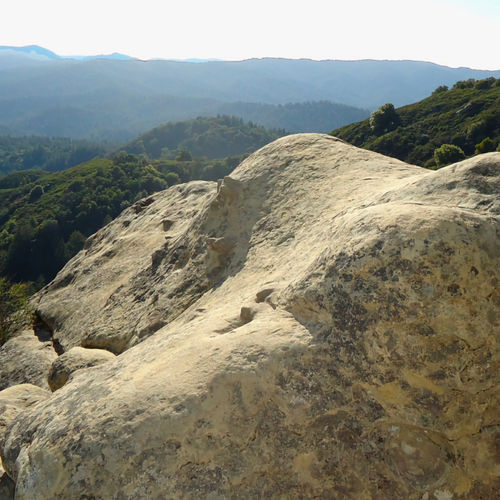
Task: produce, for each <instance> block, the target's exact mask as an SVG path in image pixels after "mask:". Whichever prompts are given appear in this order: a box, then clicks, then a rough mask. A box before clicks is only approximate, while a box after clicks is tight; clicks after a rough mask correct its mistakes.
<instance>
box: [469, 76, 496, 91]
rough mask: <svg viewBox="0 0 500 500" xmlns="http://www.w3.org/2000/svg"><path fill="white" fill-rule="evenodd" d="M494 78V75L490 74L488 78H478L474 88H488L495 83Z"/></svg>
mask: <svg viewBox="0 0 500 500" xmlns="http://www.w3.org/2000/svg"><path fill="white" fill-rule="evenodd" d="M495 81H496V78H495V77H494V76H490V77H489V78H485V79H484V80H478V81H477V82H476V84H475V85H474V88H476V89H489V88H491V87H492V86H493V84H494V83H495Z"/></svg>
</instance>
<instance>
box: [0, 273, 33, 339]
mask: <svg viewBox="0 0 500 500" xmlns="http://www.w3.org/2000/svg"><path fill="white" fill-rule="evenodd" d="M27 291H28V286H27V285H26V284H20V283H15V284H11V283H9V282H8V281H7V280H6V279H5V278H0V345H3V344H5V342H7V340H8V339H9V337H10V336H11V335H12V334H13V333H14V332H15V331H16V330H18V329H20V328H22V327H23V326H25V325H26V324H28V322H29V320H30V316H31V315H30V310H29V304H28V293H27Z"/></svg>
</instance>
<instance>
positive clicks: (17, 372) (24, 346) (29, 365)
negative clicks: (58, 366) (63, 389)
mask: <svg viewBox="0 0 500 500" xmlns="http://www.w3.org/2000/svg"><path fill="white" fill-rule="evenodd" d="M56 358H57V354H56V352H55V351H54V348H53V345H52V341H51V340H50V339H49V338H47V337H45V338H41V339H40V338H38V337H37V336H35V334H34V333H33V331H32V330H29V331H28V330H27V331H24V332H22V333H21V334H20V335H18V336H16V337H14V338H12V339H10V340H8V341H7V342H6V343H5V344H4V345H3V346H2V347H0V390H2V389H5V388H6V387H10V386H12V385H17V384H34V385H38V386H39V387H42V388H43V389H48V388H49V386H48V385H47V373H48V372H49V369H50V366H51V365H52V362H53V361H54V360H55V359H56Z"/></svg>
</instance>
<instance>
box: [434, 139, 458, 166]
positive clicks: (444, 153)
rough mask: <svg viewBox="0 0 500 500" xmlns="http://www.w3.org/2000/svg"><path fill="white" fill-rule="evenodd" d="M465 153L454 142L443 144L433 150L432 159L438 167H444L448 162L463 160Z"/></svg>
mask: <svg viewBox="0 0 500 500" xmlns="http://www.w3.org/2000/svg"><path fill="white" fill-rule="evenodd" d="M464 158H465V153H464V152H463V150H462V149H461V148H459V147H458V146H455V144H443V145H442V146H441V147H439V148H437V149H435V150H434V161H435V162H436V165H437V166H438V167H444V166H445V165H449V164H450V163H455V162H457V161H460V160H463V159H464Z"/></svg>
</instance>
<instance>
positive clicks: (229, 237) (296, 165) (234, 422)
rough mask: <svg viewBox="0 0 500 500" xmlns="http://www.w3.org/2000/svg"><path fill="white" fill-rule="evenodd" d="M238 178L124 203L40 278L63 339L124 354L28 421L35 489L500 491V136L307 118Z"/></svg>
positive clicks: (34, 493) (13, 433) (109, 493)
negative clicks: (456, 152)
mask: <svg viewBox="0 0 500 500" xmlns="http://www.w3.org/2000/svg"><path fill="white" fill-rule="evenodd" d="M231 178H232V179H233V180H234V181H237V182H232V181H231V180H229V181H228V180H227V179H225V180H224V182H223V183H221V184H220V185H219V187H218V188H217V186H216V184H215V183H201V182H197V183H191V184H188V185H185V186H179V187H175V188H171V189H169V190H168V191H166V192H163V193H158V194H157V195H155V197H154V200H153V201H151V202H148V203H147V204H142V205H140V210H138V209H137V210H129V211H126V212H125V213H124V214H123V215H122V216H120V217H119V218H118V219H117V220H115V221H114V222H113V223H111V224H110V225H109V226H107V227H106V228H104V229H103V230H101V231H100V232H99V233H97V235H96V236H95V238H94V239H93V241H92V242H91V243H90V245H89V246H88V248H87V254H86V255H85V254H84V253H81V254H79V255H78V256H77V258H75V259H74V260H72V261H71V262H70V263H68V265H67V266H66V267H65V269H64V270H63V272H62V273H61V274H60V275H59V276H58V277H57V279H56V280H55V282H53V283H52V284H51V285H49V286H48V287H47V288H46V290H45V291H44V292H43V293H42V294H40V296H39V303H38V309H39V312H40V315H41V317H42V318H43V319H44V320H45V321H46V322H47V324H49V325H50V326H51V328H52V329H53V332H54V336H55V337H56V338H57V339H59V341H60V343H61V345H63V346H64V347H65V348H68V347H69V346H73V345H78V344H80V343H83V344H84V345H85V344H87V345H91V346H94V347H95V346H98V345H101V346H106V347H107V348H112V350H113V351H114V352H121V353H122V354H120V356H117V357H116V359H115V360H114V361H112V362H109V363H105V364H103V365H100V366H98V367H95V368H93V369H91V370H82V371H78V372H76V373H75V374H74V378H73V380H72V382H71V384H67V385H66V386H64V387H62V388H61V389H60V390H58V391H57V392H55V393H54V394H53V395H52V397H51V398H50V399H48V400H47V401H45V402H42V403H40V404H39V405H37V406H36V407H35V408H33V409H32V410H31V411H28V412H27V413H25V414H24V415H23V418H18V419H17V420H16V421H15V422H14V423H13V424H12V425H11V426H10V427H9V429H8V431H7V435H6V439H5V441H4V444H3V448H2V457H3V459H4V464H5V465H7V464H8V465H7V467H8V470H9V475H11V477H13V478H15V480H16V495H17V498H19V499H26V498H30V499H35V500H36V499H49V498H80V497H81V496H83V495H86V496H87V497H92V496H95V497H99V498H115V497H120V498H124V499H125V498H312V497H320V498H353V499H354V498H355V499H358V498H410V499H413V498H414V499H421V498H445V497H444V496H443V495H448V497H450V495H451V497H450V498H454V499H455V498H457V499H460V498H480V497H483V498H494V496H495V495H496V492H497V491H498V489H497V487H496V486H497V484H496V481H497V474H498V470H497V468H496V465H495V460H496V458H495V453H496V449H495V447H494V443H495V439H498V430H497V429H498V423H499V422H498V416H499V415H500V411H499V398H498V386H499V385H498V377H499V375H498V373H499V370H498V351H497V342H498V336H499V330H500V323H499V313H498V312H499V308H500V292H499V286H498V284H499V280H500V252H499V245H498V243H499V234H500V221H499V217H500V197H499V196H498V194H499V193H500V154H498V153H492V154H487V155H481V156H479V157H475V158H473V159H470V160H467V161H464V162H461V163H458V164H455V165H451V166H449V167H446V168H444V169H441V170H438V171H435V172H433V171H428V170H424V169H421V168H419V167H415V166H411V165H406V164H404V163H402V162H400V161H397V160H394V159H391V158H386V157H383V156H381V155H378V154H375V153H371V152H368V151H363V150H360V149H357V148H354V147H352V146H349V145H347V144H345V143H343V142H341V141H338V140H336V139H334V138H331V137H328V136H323V135H318V134H301V135H296V136H289V137H286V138H283V139H280V140H278V141H276V142H274V143H272V144H270V145H269V146H266V147H265V148H263V149H262V150H260V151H259V152H257V153H255V154H254V155H252V156H250V157H249V158H248V159H247V160H246V161H245V162H244V163H243V164H242V165H240V167H239V168H238V169H237V170H236V171H235V172H234V173H233V175H232V176H231ZM223 186H226V187H223ZM138 207H139V205H138ZM165 220H169V221H175V223H173V224H171V225H170V224H167V225H166V226H165V224H164V221H165ZM165 227H167V228H168V232H170V231H171V234H165V231H164V228H165ZM165 235H167V236H172V237H171V238H169V239H168V244H167V245H165V243H164V241H165ZM208 241H210V242H211V243H208V244H207V242H208ZM225 242H231V246H230V248H229V247H228V246H227V245H226V244H225ZM219 243H221V244H222V243H224V245H222V246H221V245H219ZM221 248H227V249H228V251H224V252H219V251H217V249H221ZM162 249H163V253H162V254H161V255H160V254H156V257H155V259H152V258H151V255H152V254H153V253H154V252H156V251H158V250H162ZM153 261H154V262H153ZM162 325H163V326H162Z"/></svg>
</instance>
